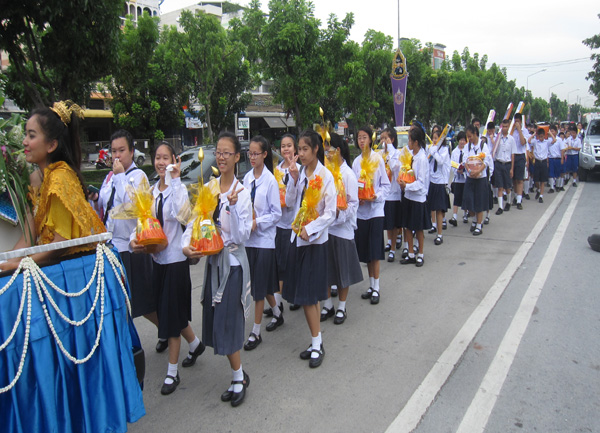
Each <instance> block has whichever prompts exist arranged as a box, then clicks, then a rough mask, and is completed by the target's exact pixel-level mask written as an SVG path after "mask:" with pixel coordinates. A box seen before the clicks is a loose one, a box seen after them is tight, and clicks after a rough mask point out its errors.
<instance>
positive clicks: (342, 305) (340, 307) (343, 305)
mask: <svg viewBox="0 0 600 433" xmlns="http://www.w3.org/2000/svg"><path fill="white" fill-rule="evenodd" d="M338 310H342V311H346V301H340V302H339V303H338ZM339 316H340V317H342V314H339Z"/></svg>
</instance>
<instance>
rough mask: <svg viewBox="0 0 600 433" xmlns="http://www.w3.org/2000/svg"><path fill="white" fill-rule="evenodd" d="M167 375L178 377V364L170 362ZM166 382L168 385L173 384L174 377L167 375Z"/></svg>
mask: <svg viewBox="0 0 600 433" xmlns="http://www.w3.org/2000/svg"><path fill="white" fill-rule="evenodd" d="M167 376H173V377H177V364H171V363H170V362H169V367H168V368H167ZM165 383H166V384H167V385H171V384H172V383H173V379H171V378H170V377H167V378H165Z"/></svg>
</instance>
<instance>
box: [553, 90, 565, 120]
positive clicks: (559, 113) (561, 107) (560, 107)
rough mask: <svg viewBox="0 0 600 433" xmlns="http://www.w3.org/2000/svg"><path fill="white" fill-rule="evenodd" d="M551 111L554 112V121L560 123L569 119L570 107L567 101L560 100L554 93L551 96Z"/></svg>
mask: <svg viewBox="0 0 600 433" xmlns="http://www.w3.org/2000/svg"><path fill="white" fill-rule="evenodd" d="M550 109H551V110H552V119H551V120H552V121H554V122H560V121H561V120H564V119H566V118H567V115H568V112H569V106H568V105H567V102H566V101H563V100H562V99H558V96H556V95H555V94H554V93H553V94H552V95H551V96H550Z"/></svg>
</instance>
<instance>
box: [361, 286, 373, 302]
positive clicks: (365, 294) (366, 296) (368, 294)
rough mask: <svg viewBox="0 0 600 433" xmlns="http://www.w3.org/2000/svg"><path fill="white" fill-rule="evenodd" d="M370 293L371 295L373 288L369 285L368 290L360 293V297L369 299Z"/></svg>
mask: <svg viewBox="0 0 600 433" xmlns="http://www.w3.org/2000/svg"><path fill="white" fill-rule="evenodd" d="M371 295H373V289H372V288H371V287H369V290H367V291H366V292H364V293H362V294H361V295H360V297H361V298H363V299H371Z"/></svg>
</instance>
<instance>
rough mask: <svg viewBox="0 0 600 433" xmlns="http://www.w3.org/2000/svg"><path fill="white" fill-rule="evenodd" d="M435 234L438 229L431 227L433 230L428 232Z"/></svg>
mask: <svg viewBox="0 0 600 433" xmlns="http://www.w3.org/2000/svg"><path fill="white" fill-rule="evenodd" d="M435 232H437V228H435V227H431V228H430V229H429V230H428V231H427V233H429V234H432V233H435Z"/></svg>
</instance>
